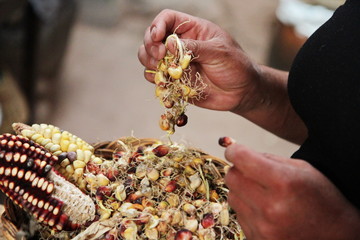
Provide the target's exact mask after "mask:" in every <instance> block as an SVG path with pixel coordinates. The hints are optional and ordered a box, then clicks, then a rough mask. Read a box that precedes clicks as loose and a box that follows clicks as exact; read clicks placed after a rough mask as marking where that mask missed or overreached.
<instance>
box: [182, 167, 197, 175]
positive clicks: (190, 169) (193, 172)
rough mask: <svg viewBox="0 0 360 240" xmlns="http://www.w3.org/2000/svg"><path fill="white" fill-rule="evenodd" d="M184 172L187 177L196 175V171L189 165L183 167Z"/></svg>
mask: <svg viewBox="0 0 360 240" xmlns="http://www.w3.org/2000/svg"><path fill="white" fill-rule="evenodd" d="M184 172H185V174H187V175H193V174H195V173H196V171H195V170H194V169H193V168H192V167H190V166H189V165H187V166H185V169H184Z"/></svg>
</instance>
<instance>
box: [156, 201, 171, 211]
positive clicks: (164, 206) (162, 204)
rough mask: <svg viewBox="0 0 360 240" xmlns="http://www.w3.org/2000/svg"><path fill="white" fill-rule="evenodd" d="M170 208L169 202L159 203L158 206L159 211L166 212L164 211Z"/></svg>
mask: <svg viewBox="0 0 360 240" xmlns="http://www.w3.org/2000/svg"><path fill="white" fill-rule="evenodd" d="M168 206H169V203H168V202H166V201H161V202H159V204H158V206H157V207H158V209H159V210H164V209H166V208H167V207H168Z"/></svg>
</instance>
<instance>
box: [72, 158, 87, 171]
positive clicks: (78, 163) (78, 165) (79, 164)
mask: <svg viewBox="0 0 360 240" xmlns="http://www.w3.org/2000/svg"><path fill="white" fill-rule="evenodd" d="M73 165H74V168H75V169H77V168H84V167H85V166H86V164H85V162H83V161H81V160H75V161H74V162H73Z"/></svg>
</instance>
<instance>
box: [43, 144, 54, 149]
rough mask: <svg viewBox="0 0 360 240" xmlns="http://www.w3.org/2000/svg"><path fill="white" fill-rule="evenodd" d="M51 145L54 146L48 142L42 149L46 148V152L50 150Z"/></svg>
mask: <svg viewBox="0 0 360 240" xmlns="http://www.w3.org/2000/svg"><path fill="white" fill-rule="evenodd" d="M53 145H54V144H53V143H52V142H49V143H48V144H46V145H45V146H44V148H46V149H47V150H49V151H50V148H51V147H52V146H53Z"/></svg>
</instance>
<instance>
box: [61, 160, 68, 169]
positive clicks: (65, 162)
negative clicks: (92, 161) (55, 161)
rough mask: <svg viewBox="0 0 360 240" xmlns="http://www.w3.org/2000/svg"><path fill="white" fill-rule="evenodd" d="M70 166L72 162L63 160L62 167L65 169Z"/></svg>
mask: <svg viewBox="0 0 360 240" xmlns="http://www.w3.org/2000/svg"><path fill="white" fill-rule="evenodd" d="M69 164H70V160H69V159H67V158H65V159H64V160H62V162H61V163H60V166H62V167H63V168H65V167H66V166H67V165H69Z"/></svg>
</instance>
